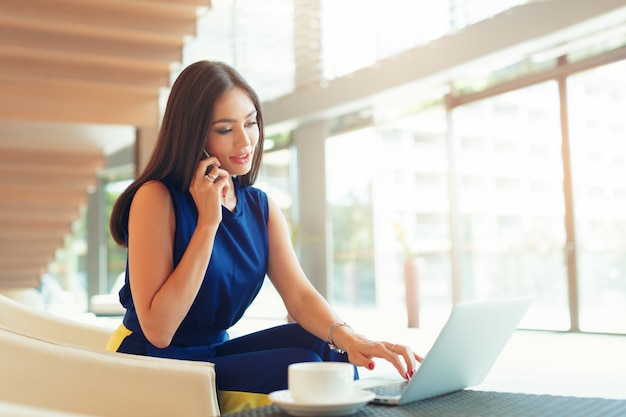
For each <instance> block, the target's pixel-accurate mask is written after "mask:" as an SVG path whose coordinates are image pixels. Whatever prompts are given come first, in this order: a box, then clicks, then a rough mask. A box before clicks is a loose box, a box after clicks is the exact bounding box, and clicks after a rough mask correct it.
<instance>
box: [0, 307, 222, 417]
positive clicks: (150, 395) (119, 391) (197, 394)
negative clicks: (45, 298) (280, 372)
mask: <svg viewBox="0 0 626 417" xmlns="http://www.w3.org/2000/svg"><path fill="white" fill-rule="evenodd" d="M111 331H112V330H110V329H107V328H101V327H96V326H92V325H88V324H83V323H79V322H76V321H73V320H69V319H65V318H62V317H58V316H55V315H53V314H51V313H48V312H46V311H44V310H38V309H35V308H32V307H28V306H25V305H23V304H20V303H18V302H16V301H13V300H11V299H9V298H7V297H4V296H2V295H0V352H1V354H0V370H1V371H0V403H2V402H4V403H9V404H19V405H21V406H25V407H35V408H42V409H44V410H50V411H51V412H53V411H55V412H59V413H78V414H85V415H89V416H101V417H108V416H110V417H124V416H128V417H137V416H151V417H159V416H163V417H171V416H185V417H194V416H198V417H200V416H202V417H210V416H219V415H220V410H219V405H218V401H217V391H216V385H215V367H214V365H213V364H211V363H206V362H191V361H182V360H174V359H161V358H151V357H145V356H137V355H127V354H123V353H116V352H107V351H106V350H105V346H106V343H107V341H108V338H109V335H110V334H111ZM0 411H1V407H0ZM1 415H2V414H0V416H1ZM70 415H71V414H70Z"/></svg>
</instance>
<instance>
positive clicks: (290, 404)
mask: <svg viewBox="0 0 626 417" xmlns="http://www.w3.org/2000/svg"><path fill="white" fill-rule="evenodd" d="M374 397H375V395H374V393H373V392H371V391H365V390H354V393H353V394H352V398H349V399H347V400H346V401H342V402H341V403H332V404H307V403H296V402H295V401H294V400H293V398H291V394H290V393H289V390H286V389H285V390H281V391H274V392H272V393H270V400H272V401H274V402H275V403H276V405H278V407H280V408H281V409H282V410H283V411H284V412H286V413H287V414H290V415H292V416H298V417H300V416H304V417H309V416H320V417H321V416H347V415H349V414H354V413H356V411H357V410H358V409H359V408H361V407H363V406H364V405H365V404H367V403H368V402H370V401H371V400H373V399H374Z"/></svg>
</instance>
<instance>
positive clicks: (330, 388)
mask: <svg viewBox="0 0 626 417" xmlns="http://www.w3.org/2000/svg"><path fill="white" fill-rule="evenodd" d="M287 372H288V384H289V394H290V395H291V398H292V399H293V400H294V401H295V402H299V403H303V404H335V403H341V402H345V401H348V400H350V399H351V398H352V394H353V392H354V366H353V365H351V364H349V363H345V362H301V363H294V364H291V365H289V368H288V370H287Z"/></svg>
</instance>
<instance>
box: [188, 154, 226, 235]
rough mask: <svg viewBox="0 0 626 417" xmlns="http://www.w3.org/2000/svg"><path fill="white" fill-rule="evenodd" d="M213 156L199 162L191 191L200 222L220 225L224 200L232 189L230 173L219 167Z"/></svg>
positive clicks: (218, 162)
mask: <svg viewBox="0 0 626 417" xmlns="http://www.w3.org/2000/svg"><path fill="white" fill-rule="evenodd" d="M220 166H221V164H220V161H218V160H217V158H216V157H214V156H211V157H209V158H206V159H202V160H201V161H200V162H198V166H197V167H196V173H195V174H194V177H193V180H192V181H191V187H190V188H189V192H190V193H191V196H192V197H193V200H194V202H195V203H196V207H197V209H198V224H201V223H206V224H210V225H218V224H219V223H220V222H221V221H222V200H223V199H226V196H227V195H228V191H229V190H230V187H231V185H230V174H229V173H228V171H226V170H223V169H221V168H219V167H220Z"/></svg>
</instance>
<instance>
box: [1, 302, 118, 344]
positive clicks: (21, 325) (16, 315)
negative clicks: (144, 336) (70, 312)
mask: <svg viewBox="0 0 626 417" xmlns="http://www.w3.org/2000/svg"><path fill="white" fill-rule="evenodd" d="M0 325H2V326H4V327H7V328H9V329H14V330H16V331H17V332H18V333H22V334H26V335H29V336H32V337H35V338H41V339H46V340H50V341H53V342H54V341H56V342H60V343H65V344H69V345H76V346H83V347H88V348H92V349H101V350H104V348H105V347H106V344H107V341H108V339H109V336H110V335H111V329H108V328H105V327H100V326H95V325H89V324H86V323H80V322H78V321H75V320H70V319H66V318H63V317H60V316H56V315H54V314H52V313H49V312H47V311H44V310H38V309H35V308H33V307H29V306H26V305H23V304H21V303H19V302H17V301H14V300H12V299H10V298H8V297H6V296H3V295H0Z"/></svg>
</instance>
